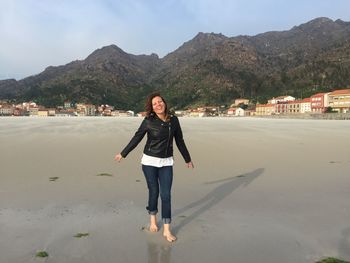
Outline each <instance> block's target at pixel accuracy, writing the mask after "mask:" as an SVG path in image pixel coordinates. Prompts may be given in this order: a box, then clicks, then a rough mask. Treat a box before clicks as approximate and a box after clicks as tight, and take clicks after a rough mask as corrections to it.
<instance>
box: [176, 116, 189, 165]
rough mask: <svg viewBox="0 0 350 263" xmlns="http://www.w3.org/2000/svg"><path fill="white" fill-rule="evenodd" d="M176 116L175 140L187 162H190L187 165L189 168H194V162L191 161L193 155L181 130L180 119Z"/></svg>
mask: <svg viewBox="0 0 350 263" xmlns="http://www.w3.org/2000/svg"><path fill="white" fill-rule="evenodd" d="M174 118H175V130H174V137H175V142H176V145H177V148H178V149H179V151H180V153H181V155H182V157H183V158H184V159H185V162H186V163H187V164H188V165H187V166H188V167H189V168H193V163H192V162H191V156H190V153H189V152H188V150H187V147H186V144H185V140H184V138H183V135H182V130H181V126H180V122H179V119H178V118H177V117H176V116H175V117H174Z"/></svg>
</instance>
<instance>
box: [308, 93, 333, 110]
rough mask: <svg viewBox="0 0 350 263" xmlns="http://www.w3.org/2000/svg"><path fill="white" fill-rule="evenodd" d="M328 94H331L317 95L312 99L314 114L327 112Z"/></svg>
mask: <svg viewBox="0 0 350 263" xmlns="http://www.w3.org/2000/svg"><path fill="white" fill-rule="evenodd" d="M328 94H329V93H317V94H314V95H312V96H311V97H310V101H311V112H312V113H323V112H325V110H326V108H327V107H328V106H329V102H328Z"/></svg>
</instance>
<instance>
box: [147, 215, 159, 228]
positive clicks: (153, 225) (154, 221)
mask: <svg viewBox="0 0 350 263" xmlns="http://www.w3.org/2000/svg"><path fill="white" fill-rule="evenodd" d="M158 230H159V229H158V225H157V216H156V215H151V223H150V226H149V231H151V232H158Z"/></svg>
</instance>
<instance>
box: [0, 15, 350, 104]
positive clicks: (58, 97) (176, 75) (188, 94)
mask: <svg viewBox="0 0 350 263" xmlns="http://www.w3.org/2000/svg"><path fill="white" fill-rule="evenodd" d="M349 70H350V23H349V22H344V21H342V20H336V21H333V20H331V19H329V18H316V19H314V20H311V21H309V22H307V23H304V24H301V25H299V26H295V27H293V28H292V29H290V30H287V31H273V32H266V33H262V34H258V35H256V36H236V37H226V36H224V35H222V34H215V33H198V34H197V35H196V36H195V37H194V38H193V39H192V40H190V41H188V42H185V43H184V44H183V45H182V46H180V47H179V48H178V49H176V50H175V51H173V52H171V53H169V54H168V55H167V56H165V57H164V58H162V59H160V58H159V57H158V56H157V55H156V54H152V55H139V56H136V55H132V54H128V53H126V52H124V51H123V50H121V49H120V48H118V47H117V46H115V45H111V46H107V47H103V48H101V49H98V50H96V51H94V52H93V53H92V54H91V55H89V56H88V57H87V58H86V59H85V60H82V61H74V62H71V63H69V64H67V65H64V66H59V67H48V68H47V69H45V70H44V71H43V72H42V73H40V74H38V75H35V76H31V77H28V78H25V79H22V80H20V81H15V80H3V81H0V98H12V99H17V100H24V99H26V100H29V99H32V100H36V101H37V102H38V103H42V104H44V105H47V106H55V105H61V104H62V103H63V101H65V100H72V101H83V102H90V103H94V104H102V103H107V104H111V105H115V106H116V107H117V108H126V109H135V110H141V109H142V106H143V101H144V98H145V97H146V96H147V94H149V93H150V92H152V91H155V90H157V91H161V92H162V94H164V96H165V97H166V98H167V100H168V102H169V103H170V105H171V106H172V107H174V108H182V107H187V106H189V105H204V104H214V103H215V104H217V103H220V104H228V103H231V102H232V100H233V99H235V98H238V97H247V98H251V99H252V100H253V101H258V102H264V101H266V99H267V98H269V97H271V96H277V95H284V94H288V95H292V96H295V97H300V98H302V97H307V96H310V95H311V94H313V93H316V92H321V91H330V90H334V89H337V88H345V87H349V86H350V74H349V72H350V71H349Z"/></svg>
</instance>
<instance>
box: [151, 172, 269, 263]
mask: <svg viewBox="0 0 350 263" xmlns="http://www.w3.org/2000/svg"><path fill="white" fill-rule="evenodd" d="M264 170H265V169H264V168H259V169H256V170H254V171H252V172H250V173H245V174H241V175H238V176H233V177H229V178H225V179H221V180H217V181H212V182H207V183H205V184H218V183H222V184H220V185H219V186H217V187H215V188H214V189H213V190H212V191H210V192H209V193H208V194H207V195H205V196H204V197H203V198H201V199H199V200H198V201H195V202H192V203H190V204H189V205H187V206H185V207H183V208H180V209H177V210H176V211H175V212H174V216H176V215H181V214H182V213H184V212H187V211H188V210H190V209H196V211H194V212H193V213H192V214H190V215H188V216H186V217H185V218H184V219H183V220H182V221H181V223H180V224H178V225H176V226H175V227H174V228H173V232H174V233H175V234H176V233H178V232H179V230H180V229H181V228H183V227H184V226H186V225H187V224H188V223H190V222H191V221H193V220H194V219H196V218H197V217H198V216H199V215H201V214H202V213H204V212H205V211H207V210H208V209H210V208H211V207H213V206H215V205H216V204H217V203H219V202H220V201H222V200H223V199H225V198H226V197H227V196H229V195H230V194H231V193H232V192H233V191H235V190H236V189H237V188H239V187H246V186H247V185H249V184H250V183H251V182H252V181H253V180H254V179H256V178H257V177H258V176H260V175H262V174H263V173H264ZM164 242H166V241H164ZM147 246H148V263H168V262H170V261H171V249H172V246H171V243H166V244H159V243H156V242H154V241H152V240H151V238H149V239H148V240H147Z"/></svg>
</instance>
